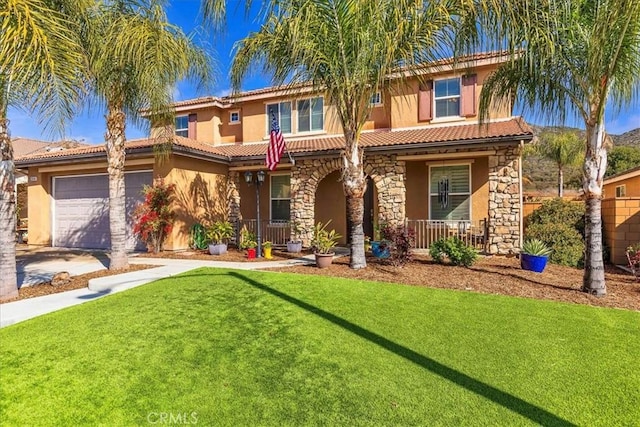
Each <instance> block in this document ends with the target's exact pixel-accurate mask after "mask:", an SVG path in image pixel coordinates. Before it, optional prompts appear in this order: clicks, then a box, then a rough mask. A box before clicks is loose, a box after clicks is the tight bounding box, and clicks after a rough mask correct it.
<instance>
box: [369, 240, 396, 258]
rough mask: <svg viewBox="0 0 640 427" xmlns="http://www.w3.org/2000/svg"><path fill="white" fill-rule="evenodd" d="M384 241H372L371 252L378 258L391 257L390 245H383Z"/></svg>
mask: <svg viewBox="0 0 640 427" xmlns="http://www.w3.org/2000/svg"><path fill="white" fill-rule="evenodd" d="M381 243H382V242H376V241H373V242H371V253H372V254H373V256H374V257H376V258H389V257H390V256H391V252H389V245H386V244H385V245H381Z"/></svg>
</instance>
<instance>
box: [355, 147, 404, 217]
mask: <svg viewBox="0 0 640 427" xmlns="http://www.w3.org/2000/svg"><path fill="white" fill-rule="evenodd" d="M365 172H366V173H367V175H369V176H370V177H371V178H372V179H373V182H374V183H375V185H376V189H377V191H378V222H386V223H389V224H392V225H399V224H402V223H404V220H405V212H406V211H405V203H406V188H405V185H404V180H405V175H406V167H405V162H404V161H403V160H397V159H396V156H395V155H394V156H367V158H366V160H365Z"/></svg>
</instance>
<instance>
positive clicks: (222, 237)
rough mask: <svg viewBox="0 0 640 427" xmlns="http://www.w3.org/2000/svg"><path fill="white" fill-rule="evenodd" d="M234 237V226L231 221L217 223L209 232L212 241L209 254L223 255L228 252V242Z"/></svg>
mask: <svg viewBox="0 0 640 427" xmlns="http://www.w3.org/2000/svg"><path fill="white" fill-rule="evenodd" d="M232 236H233V225H231V223H230V222H229V221H216V222H214V223H213V224H211V226H210V227H209V228H208V230H207V237H208V238H209V240H210V241H211V243H210V244H209V253H210V254H211V255H222V254H224V253H226V252H227V244H226V242H225V241H226V240H227V239H229V238H230V237H232Z"/></svg>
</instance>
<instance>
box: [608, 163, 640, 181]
mask: <svg viewBox="0 0 640 427" xmlns="http://www.w3.org/2000/svg"><path fill="white" fill-rule="evenodd" d="M636 176H640V166H636V167H635V168H631V169H627V170H626V171H622V172H618V173H617V174H615V175H611V176H610V177H608V178H605V179H604V181H603V184H613V183H614V182H620V181H624V180H625V179H629V178H634V177H636Z"/></svg>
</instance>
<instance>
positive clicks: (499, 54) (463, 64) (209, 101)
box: [173, 51, 508, 113]
mask: <svg viewBox="0 0 640 427" xmlns="http://www.w3.org/2000/svg"><path fill="white" fill-rule="evenodd" d="M507 58H508V54H507V53H506V51H490V52H480V53H476V54H472V55H467V56H462V57H459V58H457V59H454V58H453V57H450V58H443V59H440V60H438V61H433V62H429V63H426V64H422V65H419V66H416V67H415V68H414V69H413V71H411V73H414V74H419V75H429V74H434V73H442V72H445V71H448V70H453V69H454V67H455V69H457V70H465V69H468V68H473V67H479V66H482V65H487V64H495V63H500V62H504V61H506V59H507ZM408 73H409V69H408V68H399V69H398V70H397V72H396V73H394V74H393V75H391V76H390V78H394V77H398V76H399V75H401V74H406V75H409V74H408ZM315 90H316V89H314V87H313V85H312V84H309V83H294V84H290V85H282V86H271V87H266V88H260V89H253V90H247V91H244V92H239V93H235V94H230V95H225V96H203V97H200V98H194V99H187V100H184V101H177V102H175V103H174V104H173V107H174V108H175V109H176V111H177V112H181V113H184V112H187V111H191V110H193V109H200V108H208V107H218V108H233V107H234V104H236V103H238V102H242V101H247V100H255V99H264V98H275V97H280V96H288V95H292V94H296V95H299V94H305V93H309V92H314V91H315Z"/></svg>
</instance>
